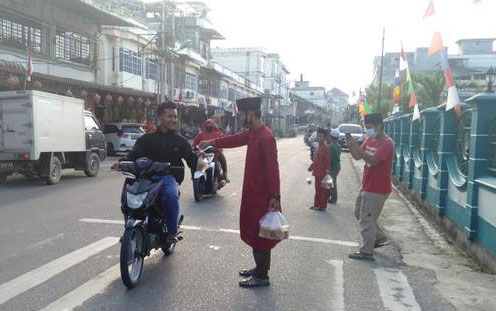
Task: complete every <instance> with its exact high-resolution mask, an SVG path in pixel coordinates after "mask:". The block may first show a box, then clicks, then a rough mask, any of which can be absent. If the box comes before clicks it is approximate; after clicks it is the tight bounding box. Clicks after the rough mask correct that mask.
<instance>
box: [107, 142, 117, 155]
mask: <svg viewBox="0 0 496 311" xmlns="http://www.w3.org/2000/svg"><path fill="white" fill-rule="evenodd" d="M107 155H109V156H115V149H114V145H112V144H111V143H109V144H107Z"/></svg>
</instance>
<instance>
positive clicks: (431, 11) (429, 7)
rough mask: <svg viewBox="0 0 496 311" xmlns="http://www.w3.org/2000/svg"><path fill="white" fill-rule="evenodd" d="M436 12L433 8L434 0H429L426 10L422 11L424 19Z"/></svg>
mask: <svg viewBox="0 0 496 311" xmlns="http://www.w3.org/2000/svg"><path fill="white" fill-rule="evenodd" d="M434 14H436V10H435V9H434V0H431V1H429V6H428V7H427V10H425V13H424V19H426V18H427V17H429V16H433V15H434Z"/></svg>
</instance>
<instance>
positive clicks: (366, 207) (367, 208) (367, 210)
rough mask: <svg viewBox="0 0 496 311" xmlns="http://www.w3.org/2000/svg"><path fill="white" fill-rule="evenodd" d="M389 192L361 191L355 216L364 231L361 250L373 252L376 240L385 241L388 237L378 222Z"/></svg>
mask: <svg viewBox="0 0 496 311" xmlns="http://www.w3.org/2000/svg"><path fill="white" fill-rule="evenodd" d="M388 197H389V195H388V194H379V193H372V192H365V191H360V192H359V193H358V196H357V199H356V204H355V217H356V219H358V220H359V223H360V227H362V231H361V232H360V233H361V235H362V239H363V245H362V247H360V252H362V253H364V254H373V253H374V245H375V243H376V242H384V241H386V240H387V239H388V237H387V235H386V234H385V233H384V231H383V230H382V228H381V227H380V226H379V224H378V223H377V221H378V219H379V216H380V215H381V212H382V208H383V207H384V203H385V202H386V200H387V198H388Z"/></svg>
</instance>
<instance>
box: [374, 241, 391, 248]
mask: <svg viewBox="0 0 496 311" xmlns="http://www.w3.org/2000/svg"><path fill="white" fill-rule="evenodd" d="M389 244H391V240H390V239H387V240H385V241H382V242H375V244H374V248H379V247H383V246H386V245H389Z"/></svg>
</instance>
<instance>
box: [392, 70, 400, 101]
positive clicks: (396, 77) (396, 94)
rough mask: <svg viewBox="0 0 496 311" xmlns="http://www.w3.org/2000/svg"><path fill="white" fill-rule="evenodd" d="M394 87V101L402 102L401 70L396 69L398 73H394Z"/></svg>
mask: <svg viewBox="0 0 496 311" xmlns="http://www.w3.org/2000/svg"><path fill="white" fill-rule="evenodd" d="M393 84H394V88H393V103H399V102H400V92H401V89H400V71H399V69H396V73H395V74H394V82H393Z"/></svg>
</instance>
